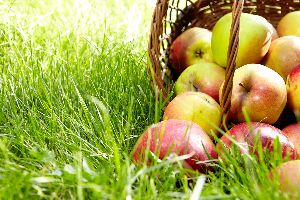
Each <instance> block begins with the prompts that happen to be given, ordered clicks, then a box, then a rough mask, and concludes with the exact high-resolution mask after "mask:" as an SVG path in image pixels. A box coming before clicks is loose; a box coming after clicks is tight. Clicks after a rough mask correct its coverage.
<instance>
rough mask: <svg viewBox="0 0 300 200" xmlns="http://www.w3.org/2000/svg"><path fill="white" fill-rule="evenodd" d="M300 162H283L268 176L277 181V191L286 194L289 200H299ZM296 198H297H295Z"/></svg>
mask: <svg viewBox="0 0 300 200" xmlns="http://www.w3.org/2000/svg"><path fill="white" fill-rule="evenodd" d="M299 170H300V160H291V161H288V162H284V163H282V164H281V165H279V166H278V167H276V168H275V169H273V170H270V172H269V175H270V178H271V179H272V180H274V179H275V180H278V184H279V190H280V191H282V192H288V193H289V194H290V196H292V198H291V199H299V196H300V195H299V191H300V184H299V183H300V173H299ZM297 197H298V198H297Z"/></svg>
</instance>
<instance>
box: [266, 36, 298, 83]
mask: <svg viewBox="0 0 300 200" xmlns="http://www.w3.org/2000/svg"><path fill="white" fill-rule="evenodd" d="M299 63H300V37H297V36H284V37H280V38H278V39H276V40H274V41H273V42H272V43H271V46H270V48H269V51H268V53H267V54H266V56H265V57H264V59H263V60H262V61H261V64H262V65H265V66H267V67H269V68H271V69H273V70H274V71H276V72H277V73H278V74H280V75H281V76H282V78H283V79H284V81H286V78H287V75H288V74H289V72H290V71H291V70H292V69H293V68H294V67H295V66H296V65H298V64H299Z"/></svg>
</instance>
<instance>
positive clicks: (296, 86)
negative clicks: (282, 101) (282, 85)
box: [286, 62, 300, 121]
mask: <svg viewBox="0 0 300 200" xmlns="http://www.w3.org/2000/svg"><path fill="white" fill-rule="evenodd" d="M299 63H300V62H299ZM286 89H287V105H288V106H289V108H290V109H291V110H292V111H293V112H294V114H295V116H296V119H297V121H300V64H298V65H296V66H295V67H294V68H293V69H292V70H291V71H290V73H289V74H288V77H287V81H286Z"/></svg>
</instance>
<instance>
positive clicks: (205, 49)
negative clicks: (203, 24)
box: [169, 27, 214, 75]
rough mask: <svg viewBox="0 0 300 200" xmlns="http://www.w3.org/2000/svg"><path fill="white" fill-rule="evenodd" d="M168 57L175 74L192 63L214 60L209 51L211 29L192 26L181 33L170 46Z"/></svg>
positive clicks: (178, 73)
mask: <svg viewBox="0 0 300 200" xmlns="http://www.w3.org/2000/svg"><path fill="white" fill-rule="evenodd" d="M169 59H170V62H171V67H172V68H173V69H174V71H175V73H176V74H177V75H180V74H181V72H183V70H185V69H186V68H187V67H189V66H191V65H193V64H196V63H202V62H214V59H213V56H212V51H211V31H209V30H208V29H205V28H200V27H193V28H190V29H187V30H186V31H184V32H183V33H181V34H180V35H179V36H178V37H177V38H176V39H175V40H174V42H173V43H172V45H171V47H170V55H169Z"/></svg>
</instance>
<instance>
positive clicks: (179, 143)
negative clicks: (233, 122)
mask: <svg viewBox="0 0 300 200" xmlns="http://www.w3.org/2000/svg"><path fill="white" fill-rule="evenodd" d="M146 150H149V151H150V152H152V153H153V154H154V155H155V156H156V157H157V158H159V159H160V160H163V159H170V158H172V157H173V156H175V155H177V156H182V155H190V157H189V158H187V159H185V160H184V161H183V163H182V165H183V167H184V168H187V169H190V170H193V171H199V172H200V173H205V172H207V171H208V170H212V168H211V167H209V166H208V165H207V164H206V163H205V161H207V162H209V160H211V159H216V158H217V157H218V155H217V153H216V151H215V146H214V144H213V142H212V141H211V139H210V138H209V137H208V136H207V134H206V133H205V131H204V130H203V129H202V128H200V127H199V126H198V125H197V124H195V123H193V122H190V121H185V120H175V119H171V120H165V121H161V122H159V123H157V124H154V125H152V126H151V127H149V128H148V129H147V130H146V131H145V132H144V133H143V134H142V135H141V136H140V138H139V139H138V141H137V142H136V144H135V146H134V148H133V156H132V158H133V160H134V161H135V162H136V163H137V164H138V165H141V164H143V162H144V161H145V151H146ZM208 155H209V156H208ZM146 162H147V164H148V165H150V163H151V161H150V160H147V161H146ZM198 162H201V163H198Z"/></svg>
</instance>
